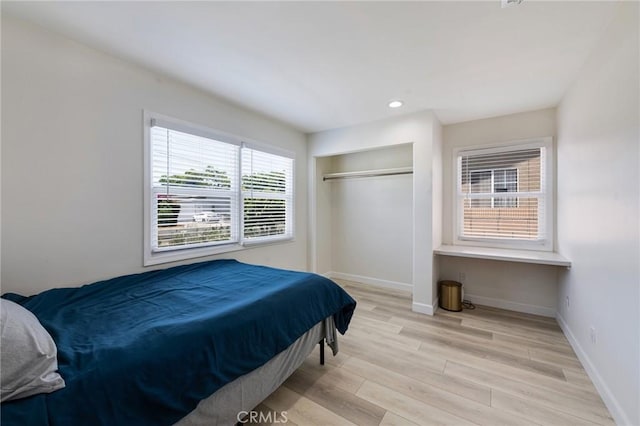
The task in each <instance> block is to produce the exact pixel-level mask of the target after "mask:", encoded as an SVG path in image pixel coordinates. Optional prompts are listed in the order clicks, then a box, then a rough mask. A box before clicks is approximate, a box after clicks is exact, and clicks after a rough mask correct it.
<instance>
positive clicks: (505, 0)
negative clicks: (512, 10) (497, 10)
mask: <svg viewBox="0 0 640 426" xmlns="http://www.w3.org/2000/svg"><path fill="white" fill-rule="evenodd" d="M521 3H522V0H502V1H501V4H502V8H503V9H504V8H505V7H511V6H517V5H519V4H521Z"/></svg>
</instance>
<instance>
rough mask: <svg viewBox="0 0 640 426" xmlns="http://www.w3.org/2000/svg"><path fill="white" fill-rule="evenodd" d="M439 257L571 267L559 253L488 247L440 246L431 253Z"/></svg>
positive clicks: (569, 262)
mask: <svg viewBox="0 0 640 426" xmlns="http://www.w3.org/2000/svg"><path fill="white" fill-rule="evenodd" d="M433 252H434V253H435V254H439V255H441V256H455V257H469V258H474V259H488V260H501V261H505V262H521V263H533V264H539V265H552V266H564V267H567V268H570V267H571V261H570V260H568V259H566V258H565V257H563V256H562V255H560V254H559V253H554V252H548V251H533V250H514V249H498V248H488V247H472V246H451V245H442V246H440V247H438V248H437V249H435V250H434V251H433Z"/></svg>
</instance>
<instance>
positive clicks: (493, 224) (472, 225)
mask: <svg viewBox="0 0 640 426" xmlns="http://www.w3.org/2000/svg"><path fill="white" fill-rule="evenodd" d="M508 200H510V199H506V200H503V201H502V202H501V203H506V202H507V201H508ZM469 201H476V200H464V203H463V204H464V218H463V221H464V222H463V232H464V235H465V236H468V237H488V238H511V239H513V238H517V239H537V238H538V235H539V226H538V203H539V200H538V199H537V198H518V199H517V204H518V208H500V207H494V208H491V207H489V208H477V207H474V206H473V205H472V203H470V202H469ZM496 201H498V200H496Z"/></svg>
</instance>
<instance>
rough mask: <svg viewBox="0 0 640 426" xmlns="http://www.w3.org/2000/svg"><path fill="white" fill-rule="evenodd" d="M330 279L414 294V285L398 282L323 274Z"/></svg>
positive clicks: (359, 276)
mask: <svg viewBox="0 0 640 426" xmlns="http://www.w3.org/2000/svg"><path fill="white" fill-rule="evenodd" d="M323 275H324V276H326V277H328V278H337V279H339V280H347V281H355V282H358V283H363V284H370V285H375V286H377V287H386V288H392V289H394V290H403V291H408V292H410V293H412V292H413V285H411V284H406V283H401V282H397V281H389V280H381V279H378V278H372V277H365V276H362V275H354V274H345V273H344V272H333V271H332V272H327V273H325V274H323Z"/></svg>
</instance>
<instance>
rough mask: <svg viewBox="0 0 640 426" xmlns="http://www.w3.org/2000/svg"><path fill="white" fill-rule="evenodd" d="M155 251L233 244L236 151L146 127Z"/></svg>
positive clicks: (179, 133) (221, 145) (156, 128)
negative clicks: (148, 137)
mask: <svg viewBox="0 0 640 426" xmlns="http://www.w3.org/2000/svg"><path fill="white" fill-rule="evenodd" d="M151 142H152V144H151V148H152V168H153V183H152V184H153V193H154V205H153V206H152V208H153V209H154V213H155V214H154V215H153V218H154V222H153V227H154V231H153V232H152V235H153V236H154V240H153V241H152V245H153V246H154V249H155V250H163V251H164V250H168V249H178V248H187V247H195V246H204V245H218V244H227V243H230V242H234V241H237V240H238V237H237V232H234V229H235V227H236V226H237V225H235V222H236V221H237V213H236V212H237V209H238V207H237V203H238V201H237V197H238V195H237V188H238V184H237V170H238V166H239V164H238V161H239V147H238V146H236V145H232V144H228V143H225V142H221V141H216V140H213V139H210V138H205V137H201V136H196V135H190V134H187V133H182V132H178V131H175V130H171V129H167V128H163V127H158V126H154V127H152V128H151Z"/></svg>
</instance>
